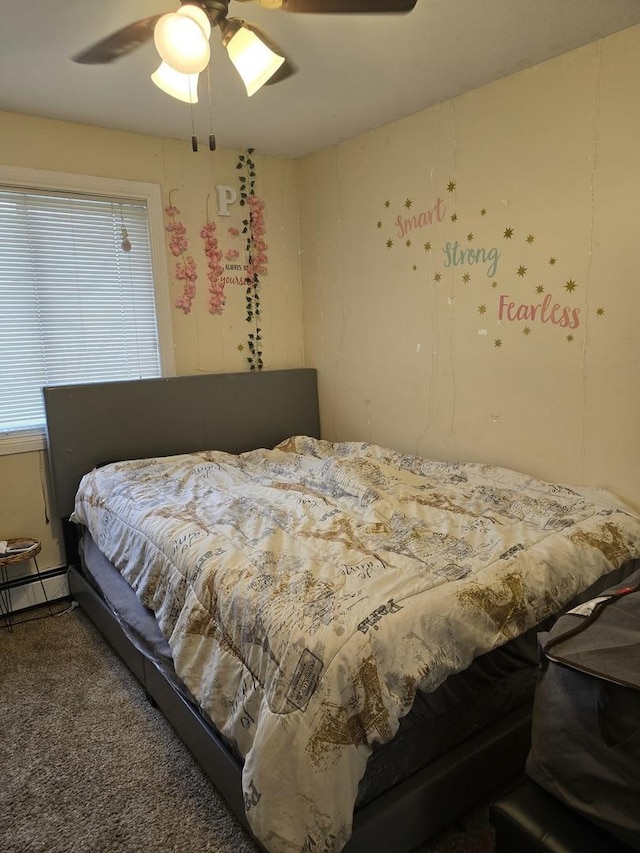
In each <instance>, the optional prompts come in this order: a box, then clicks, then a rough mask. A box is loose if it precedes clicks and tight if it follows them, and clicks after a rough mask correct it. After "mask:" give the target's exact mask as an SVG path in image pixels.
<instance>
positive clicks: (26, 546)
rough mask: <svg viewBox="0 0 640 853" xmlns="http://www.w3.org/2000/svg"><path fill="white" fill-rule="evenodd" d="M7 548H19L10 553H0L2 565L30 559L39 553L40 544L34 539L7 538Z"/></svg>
mask: <svg viewBox="0 0 640 853" xmlns="http://www.w3.org/2000/svg"><path fill="white" fill-rule="evenodd" d="M7 548H12V549H13V548H20V550H19V551H15V552H14V553H12V554H0V564H1V565H3V566H8V565H10V564H11V563H21V562H22V561H23V560H31V559H32V558H33V557H35V556H36V554H39V553H40V549H41V548H42V545H41V544H40V543H39V542H38V541H37V540H36V539H7Z"/></svg>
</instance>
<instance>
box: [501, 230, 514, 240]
mask: <svg viewBox="0 0 640 853" xmlns="http://www.w3.org/2000/svg"><path fill="white" fill-rule="evenodd" d="M502 236H503V237H504V239H505V240H510V239H511V238H512V237H513V228H505V229H504V234H503V235H502Z"/></svg>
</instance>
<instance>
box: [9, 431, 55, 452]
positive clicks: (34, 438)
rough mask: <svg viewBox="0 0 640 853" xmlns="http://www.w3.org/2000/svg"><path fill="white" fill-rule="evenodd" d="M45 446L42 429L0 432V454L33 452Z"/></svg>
mask: <svg viewBox="0 0 640 853" xmlns="http://www.w3.org/2000/svg"><path fill="white" fill-rule="evenodd" d="M46 446H47V442H46V439H45V434H44V429H42V430H30V431H29V432H17V433H13V434H11V433H5V434H4V435H2V434H0V456H9V455H11V454H16V453H35V452H36V451H38V450H44V449H45V448H46Z"/></svg>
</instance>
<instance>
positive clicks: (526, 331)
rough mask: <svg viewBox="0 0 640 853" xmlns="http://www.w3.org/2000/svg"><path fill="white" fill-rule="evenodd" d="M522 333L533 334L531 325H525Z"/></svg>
mask: <svg viewBox="0 0 640 853" xmlns="http://www.w3.org/2000/svg"><path fill="white" fill-rule="evenodd" d="M522 334H523V335H530V334H531V329H530V328H529V326H525V327H524V329H523V330H522Z"/></svg>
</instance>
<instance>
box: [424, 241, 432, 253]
mask: <svg viewBox="0 0 640 853" xmlns="http://www.w3.org/2000/svg"><path fill="white" fill-rule="evenodd" d="M424 250H425V252H430V251H431V243H425V244H424Z"/></svg>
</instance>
